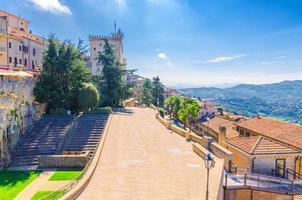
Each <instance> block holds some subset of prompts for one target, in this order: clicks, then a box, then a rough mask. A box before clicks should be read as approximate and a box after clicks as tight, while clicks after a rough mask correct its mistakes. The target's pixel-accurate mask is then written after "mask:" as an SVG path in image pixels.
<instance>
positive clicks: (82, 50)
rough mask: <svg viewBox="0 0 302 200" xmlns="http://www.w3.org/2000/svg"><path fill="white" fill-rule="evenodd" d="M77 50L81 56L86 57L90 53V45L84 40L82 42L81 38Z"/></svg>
mask: <svg viewBox="0 0 302 200" xmlns="http://www.w3.org/2000/svg"><path fill="white" fill-rule="evenodd" d="M77 49H78V51H79V53H80V56H84V55H85V54H87V53H88V51H89V50H88V45H87V44H84V40H82V39H81V38H79V41H78V44H77Z"/></svg>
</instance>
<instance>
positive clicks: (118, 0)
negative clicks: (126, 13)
mask: <svg viewBox="0 0 302 200" xmlns="http://www.w3.org/2000/svg"><path fill="white" fill-rule="evenodd" d="M114 1H115V3H116V4H117V6H118V7H119V8H120V9H123V8H125V7H126V6H127V1H126V0H114Z"/></svg>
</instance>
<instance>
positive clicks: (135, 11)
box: [0, 0, 302, 87]
mask: <svg viewBox="0 0 302 200" xmlns="http://www.w3.org/2000/svg"><path fill="white" fill-rule="evenodd" d="M0 8H1V9H5V10H6V11H9V12H12V13H14V14H20V15H21V16H22V17H24V18H26V19H29V20H30V21H32V24H31V29H32V30H33V32H34V33H37V34H40V35H43V36H45V37H47V35H48V33H50V32H53V33H55V34H56V35H57V36H58V37H59V38H60V39H72V40H73V41H76V40H77V39H78V38H79V37H81V38H82V39H85V40H86V41H87V39H88V35H89V34H109V33H111V32H112V31H113V24H114V21H115V20H116V21H117V24H118V26H119V27H121V29H122V31H123V32H124V33H125V36H126V37H125V40H124V51H125V56H126V58H127V60H128V68H137V69H138V73H139V74H141V75H143V76H146V77H152V76H156V75H159V76H160V77H161V79H162V81H163V82H164V83H165V84H167V85H169V86H174V87H187V86H204V85H218V86H222V87H223V86H229V85H230V84H235V83H257V84H258V83H270V82H278V81H282V80H295V79H302V57H301V53H302V37H301V36H302V12H301V10H302V1H300V0H296V1H294V0H286V1H285V0H240V1H239V0H64V1H59V0H0Z"/></svg>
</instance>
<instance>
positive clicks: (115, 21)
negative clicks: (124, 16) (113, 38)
mask: <svg viewBox="0 0 302 200" xmlns="http://www.w3.org/2000/svg"><path fill="white" fill-rule="evenodd" d="M114 33H115V34H116V20H115V21H114Z"/></svg>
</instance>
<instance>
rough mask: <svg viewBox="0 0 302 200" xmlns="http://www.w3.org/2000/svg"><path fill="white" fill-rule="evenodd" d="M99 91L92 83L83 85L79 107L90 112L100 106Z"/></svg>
mask: <svg viewBox="0 0 302 200" xmlns="http://www.w3.org/2000/svg"><path fill="white" fill-rule="evenodd" d="M99 101H100V96H99V91H98V90H97V89H96V87H95V85H93V84H92V83H83V88H82V90H81V91H80V93H79V105H80V108H82V109H83V110H89V109H91V108H94V107H96V106H97V105H99Z"/></svg>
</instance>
